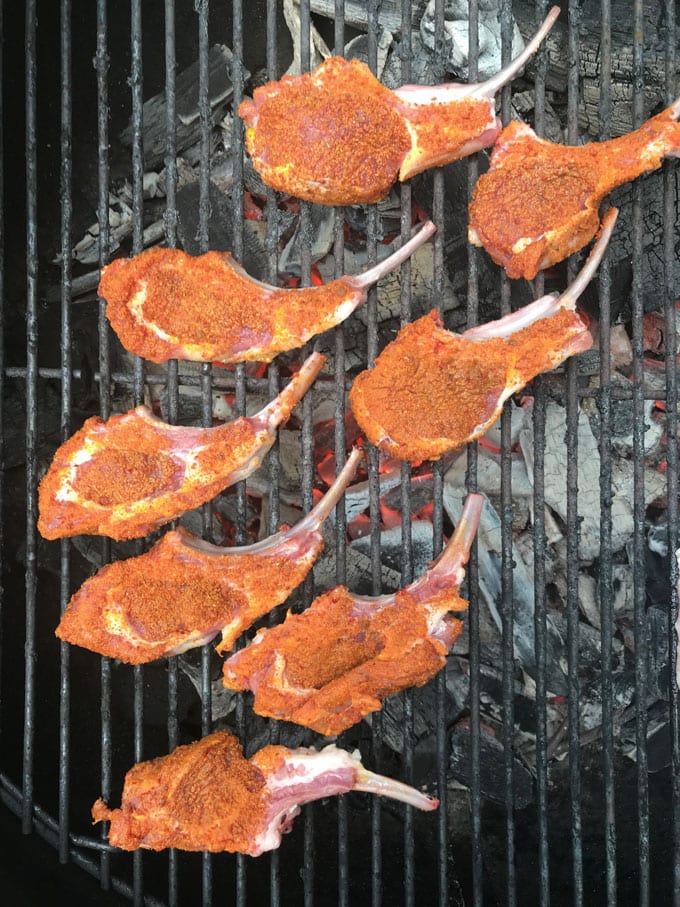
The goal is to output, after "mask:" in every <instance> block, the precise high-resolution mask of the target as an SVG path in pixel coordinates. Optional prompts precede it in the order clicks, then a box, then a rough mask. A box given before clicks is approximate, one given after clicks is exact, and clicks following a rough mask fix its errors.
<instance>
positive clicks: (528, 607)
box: [443, 478, 567, 694]
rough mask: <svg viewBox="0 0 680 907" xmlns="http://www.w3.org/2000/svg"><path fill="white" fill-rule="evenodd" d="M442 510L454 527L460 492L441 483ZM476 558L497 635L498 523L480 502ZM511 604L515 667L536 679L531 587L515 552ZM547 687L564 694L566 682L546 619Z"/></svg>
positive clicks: (557, 639)
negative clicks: (442, 487)
mask: <svg viewBox="0 0 680 907" xmlns="http://www.w3.org/2000/svg"><path fill="white" fill-rule="evenodd" d="M443 497H444V509H445V510H446V512H447V513H448V515H449V517H450V519H451V520H452V522H453V523H454V524H455V523H456V522H457V521H458V519H459V517H460V513H461V510H462V502H463V499H464V497H465V494H464V492H463V491H462V490H461V489H460V488H459V487H456V486H454V485H452V484H450V483H449V482H448V481H446V478H445V481H444V496H443ZM477 543H478V557H479V574H480V576H479V588H480V591H481V593H482V597H483V599H484V601H485V602H486V605H487V607H488V608H489V610H490V611H491V614H492V615H493V618H494V620H495V622H496V625H497V626H498V628H499V631H500V629H501V627H502V620H501V614H500V608H501V606H502V602H501V521H500V517H499V516H498V513H497V512H496V510H495V509H494V508H493V507H492V505H491V504H490V502H489V500H488V499H486V500H485V501H484V507H483V509H482V517H481V520H480V524H479V529H478V531H477ZM513 562H514V569H513V581H512V601H513V609H514V620H513V640H514V649H515V658H516V659H517V662H518V664H519V665H520V666H521V667H522V668H524V670H525V671H526V672H527V673H528V674H529V675H530V676H531V677H535V676H536V650H535V643H534V583H533V578H532V577H531V576H530V575H529V572H528V570H527V568H526V565H525V564H524V561H523V560H522V557H521V555H520V553H519V551H517V550H516V549H514V551H513ZM546 663H547V683H548V689H549V690H550V691H551V692H553V693H559V694H564V693H566V689H567V680H566V676H565V673H564V668H563V665H564V642H563V638H562V636H561V635H560V633H559V631H558V630H557V628H556V627H555V625H554V623H553V622H552V620H551V618H550V616H548V618H547V655H546Z"/></svg>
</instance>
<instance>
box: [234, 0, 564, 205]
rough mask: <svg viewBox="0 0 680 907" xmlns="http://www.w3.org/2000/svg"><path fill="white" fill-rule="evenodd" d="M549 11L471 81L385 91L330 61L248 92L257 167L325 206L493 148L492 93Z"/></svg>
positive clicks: (278, 184)
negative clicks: (501, 64)
mask: <svg viewBox="0 0 680 907" xmlns="http://www.w3.org/2000/svg"><path fill="white" fill-rule="evenodd" d="M558 15H559V7H556V6H555V7H553V8H552V10H551V11H550V13H549V14H548V16H547V18H546V20H545V22H544V23H543V25H542V26H541V28H540V29H539V30H538V32H537V33H536V35H535V36H534V37H533V39H532V40H531V41H530V42H529V43H528V44H527V46H526V47H525V49H524V51H523V52H522V53H521V54H520V55H519V56H518V57H517V58H516V59H515V60H513V62H512V63H510V65H509V66H508V67H506V69H504V70H502V71H501V72H499V73H498V74H497V75H496V76H494V77H493V78H492V79H489V81H487V82H483V83H481V84H479V85H459V84H457V83H450V84H445V85H437V86H429V85H404V86H402V87H401V88H399V89H397V90H396V91H390V89H388V88H386V87H385V86H384V85H381V83H380V82H379V81H378V80H377V79H376V78H375V76H373V75H372V74H371V72H370V70H369V69H368V67H367V66H365V65H364V64H363V63H361V62H360V61H359V60H351V61H350V62H348V61H347V60H344V59H343V58H342V57H329V58H328V59H327V60H325V61H324V62H323V63H322V64H321V66H319V67H318V68H317V69H316V70H315V71H314V72H311V73H304V74H303V75H300V76H293V77H291V76H284V77H283V78H282V79H281V80H280V81H279V82H269V83H267V84H266V85H263V86H262V87H261V88H256V89H255V91H254V93H253V99H252V101H251V100H246V101H243V102H242V103H241V105H240V107H239V111H238V112H239V115H240V116H241V117H242V118H243V120H244V121H245V123H246V127H247V129H246V145H247V147H248V151H249V152H250V155H251V157H252V159H253V164H254V166H255V169H256V170H257V171H258V173H259V174H260V176H261V177H262V179H263V180H264V182H265V183H266V184H267V185H268V186H272V187H273V188H274V189H278V190H280V191H281V192H286V193H288V194H289V195H295V196H298V197H299V198H303V199H307V200H308V201H312V202H319V203H320V204H325V205H353V204H361V203H365V202H377V201H379V200H380V199H381V198H383V197H384V196H385V195H386V194H387V192H388V191H389V189H390V186H392V184H393V183H394V182H395V181H396V180H397V179H400V180H402V181H403V180H407V179H409V178H410V177H412V176H415V175H416V174H417V173H421V172H422V171H423V170H426V169H428V168H429V167H441V166H443V165H444V164H448V163H450V162H451V161H455V160H458V159H459V158H462V157H465V156H466V155H468V154H472V153H474V152H475V151H479V150H480V149H481V148H486V147H487V146H488V145H492V144H493V142H494V141H495V139H496V137H497V135H498V133H499V132H500V121H499V120H497V119H496V112H495V104H494V96H495V95H496V93H497V92H498V91H499V90H500V89H501V88H502V87H503V86H504V85H506V84H507V83H508V82H509V81H510V80H511V79H513V78H514V77H515V76H516V75H517V73H518V72H519V71H520V70H521V68H522V67H523V66H524V64H525V63H526V62H527V60H528V59H529V58H530V57H531V56H532V54H534V53H535V52H536V50H537V48H538V46H539V44H540V43H541V41H542V40H543V38H544V37H545V35H546V34H547V33H548V31H549V30H550V28H551V27H552V25H553V23H554V21H555V19H556V18H557V16H558Z"/></svg>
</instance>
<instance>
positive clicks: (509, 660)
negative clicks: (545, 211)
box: [500, 0, 517, 907]
mask: <svg viewBox="0 0 680 907" xmlns="http://www.w3.org/2000/svg"><path fill="white" fill-rule="evenodd" d="M500 20H501V65H502V66H507V64H508V63H509V62H510V59H511V57H512V30H513V18H512V6H511V4H510V2H508V0H504V2H503V3H502V4H501V10H500ZM510 99H511V88H510V86H509V85H506V86H505V87H504V88H503V90H502V92H501V114H500V115H501V120H502V122H503V123H505V124H507V123H509V122H510V118H511V109H510ZM500 281H501V286H500V289H501V315H505V314H507V313H508V312H509V311H510V282H509V280H508V278H507V275H506V274H505V272H502V273H501V275H500ZM500 422H501V489H500V495H501V513H500V518H501V603H500V604H501V609H502V614H501V619H502V639H501V649H502V654H501V657H502V672H503V678H502V687H503V690H502V702H503V778H504V787H505V841H506V848H505V865H506V875H507V883H506V884H507V900H508V905H509V907H514V905H515V904H516V903H517V869H516V850H517V846H516V841H515V831H516V829H515V793H514V784H515V782H514V752H513V740H514V733H515V705H514V699H515V682H514V673H515V655H514V619H515V616H514V601H513V587H514V579H513V557H512V516H513V507H512V472H511V469H512V464H511V459H510V433H511V412H510V409H509V407H508V406H507V405H506V406H504V407H503V411H502V413H501V420H500Z"/></svg>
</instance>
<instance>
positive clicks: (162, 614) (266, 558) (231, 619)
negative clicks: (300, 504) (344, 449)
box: [56, 448, 362, 664]
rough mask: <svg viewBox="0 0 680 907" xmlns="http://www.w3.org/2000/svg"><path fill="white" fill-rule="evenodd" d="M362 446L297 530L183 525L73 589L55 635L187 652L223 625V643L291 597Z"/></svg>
mask: <svg viewBox="0 0 680 907" xmlns="http://www.w3.org/2000/svg"><path fill="white" fill-rule="evenodd" d="M361 456H362V454H361V451H360V450H359V449H358V448H355V450H353V451H352V453H351V454H350V456H349V458H348V460H347V463H346V464H345V467H344V468H343V470H342V471H341V472H340V474H339V475H338V477H337V478H336V480H335V482H334V483H333V485H332V486H331V488H330V489H329V490H328V492H327V493H326V494H325V495H324V497H323V498H321V500H320V501H319V502H318V504H317V505H316V506H315V507H314V508H313V509H312V510H311V511H310V512H309V513H308V514H307V515H306V516H304V517H303V518H302V519H301V520H300V521H299V522H298V523H296V525H295V526H293V527H292V528H290V529H286V530H283V531H281V532H277V533H276V534H275V535H271V536H270V537H269V538H266V539H263V540H262V541H260V542H256V543H255V544H254V545H246V546H244V547H240V548H223V547H221V546H219V545H211V544H210V543H209V542H205V541H203V540H202V539H201V538H198V537H197V536H195V535H193V534H192V533H191V532H189V531H188V530H187V529H185V528H184V527H180V528H179V529H177V530H173V531H171V532H167V533H166V534H165V535H164V536H163V538H162V539H160V541H158V542H156V544H155V545H154V546H153V548H151V550H150V551H148V552H147V553H146V554H142V555H140V556H139V557H132V558H128V559H127V560H122V561H116V562H115V563H113V564H107V565H106V566H105V567H102V568H101V570H99V572H98V573H97V574H96V575H95V576H93V577H92V578H91V579H88V580H87V581H86V582H85V583H84V584H83V585H82V587H81V588H80V589H79V591H78V592H76V593H75V595H74V596H73V597H72V599H71V601H70V602H69V604H68V607H67V608H66V610H65V611H64V614H63V615H62V618H61V621H60V623H59V626H58V627H57V630H56V634H57V636H58V637H59V638H60V639H63V640H65V641H66V642H70V643H72V644H74V645H77V646H83V647H84V648H86V649H90V650H91V651H93V652H97V653H99V654H100V655H106V656H108V657H109V658H119V659H121V661H125V662H128V663H129V664H144V663H145V662H148V661H153V660H154V659H156V658H161V657H163V656H166V655H168V656H169V655H179V654H180V653H181V652H186V651H187V650H188V649H193V648H195V647H196V646H201V645H204V644H205V643H208V642H210V641H211V640H212V639H214V638H215V636H217V634H218V633H219V632H220V631H221V633H222V641H221V643H220V644H219V645H218V646H217V650H218V652H221V651H228V650H229V649H231V647H232V645H233V644H234V642H235V641H236V639H238V637H239V636H240V634H241V633H242V632H243V631H244V630H247V629H248V627H250V626H252V624H253V623H254V622H255V621H256V620H257V619H258V618H259V617H262V616H263V615H264V614H268V613H269V611H271V610H272V608H275V607H276V606H277V605H280V604H281V603H282V602H284V601H285V600H286V599H287V598H288V596H289V595H290V593H291V592H292V591H293V589H295V587H296V586H298V585H299V584H300V583H301V582H302V581H303V579H304V578H305V577H306V576H307V574H308V573H309V571H310V570H311V568H312V566H313V564H314V561H315V560H316V558H317V556H318V554H319V552H320V551H321V549H322V548H323V535H322V532H321V525H322V523H323V521H324V520H325V519H326V517H327V516H329V514H330V513H331V512H332V510H333V508H334V507H335V505H336V504H337V502H338V500H339V499H340V497H341V496H342V494H343V492H344V490H345V488H346V487H347V485H348V484H349V483H350V482H351V480H352V477H353V476H354V473H355V472H356V468H357V465H358V462H359V460H360V459H361Z"/></svg>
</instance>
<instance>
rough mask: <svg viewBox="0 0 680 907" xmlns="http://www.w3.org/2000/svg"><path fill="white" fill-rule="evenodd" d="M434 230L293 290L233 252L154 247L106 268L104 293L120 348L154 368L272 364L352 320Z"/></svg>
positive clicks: (424, 230)
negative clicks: (363, 264)
mask: <svg viewBox="0 0 680 907" xmlns="http://www.w3.org/2000/svg"><path fill="white" fill-rule="evenodd" d="M434 231H435V226H434V224H432V223H431V222H429V221H428V222H427V223H426V224H424V225H423V227H422V228H421V230H420V231H419V232H418V233H416V235H415V236H414V237H412V238H411V239H410V240H409V241H408V242H406V243H404V245H403V246H402V247H401V248H400V249H398V250H397V251H396V252H394V253H393V254H392V255H390V256H389V257H388V258H386V259H385V260H384V261H382V262H380V263H379V264H377V265H375V267H373V268H370V269H369V270H368V271H366V272H365V273H364V274H362V275H358V276H356V277H354V276H351V275H347V276H345V277H340V278H338V279H337V280H333V281H331V282H330V283H327V284H325V285H323V286H319V287H306V288H301V289H296V290H286V289H279V288H278V287H274V286H270V285H268V284H266V283H262V282H261V281H259V280H255V279H254V278H252V277H249V276H248V274H246V272H245V271H244V270H243V268H242V267H241V266H240V265H239V264H237V263H236V262H235V261H234V260H233V259H232V257H231V255H229V253H220V252H207V253H206V254H205V255H200V256H198V257H196V258H192V257H191V256H189V255H187V254H186V253H185V252H181V251H179V250H178V249H160V248H156V249H149V250H148V251H146V252H142V253H141V254H140V255H136V256H135V257H134V258H130V259H123V258H119V259H117V260H116V261H114V262H112V263H111V264H110V265H108V267H106V268H105V269H104V272H103V274H102V279H101V282H100V284H99V294H100V295H101V296H103V297H104V299H106V301H107V307H106V314H107V315H108V318H109V321H110V322H111V326H112V327H113V329H114V330H115V332H116V333H117V334H118V337H119V338H120V341H121V343H122V344H123V346H124V347H125V348H126V349H127V350H128V351H129V352H131V353H136V354H137V355H138V356H143V357H144V358H146V359H150V360H152V361H153V362H165V361H167V360H168V359H173V358H177V359H190V360H193V361H194V362H219V363H222V364H227V363H236V362H246V361H256V362H270V361H271V360H272V359H273V358H274V357H275V356H276V355H278V354H279V353H281V352H284V351H286V350H293V349H297V347H300V346H302V345H303V344H304V343H306V342H307V341H308V340H309V339H310V338H311V337H314V336H315V335H316V334H320V333H322V332H323V331H327V330H329V329H330V328H332V327H334V326H335V325H336V324H340V322H341V321H344V320H345V319H346V318H348V317H349V315H351V313H352V312H353V311H354V309H356V307H357V306H358V305H360V304H361V303H362V302H363V301H364V299H365V298H366V293H367V292H368V289H369V287H371V286H372V285H373V284H374V283H377V281H379V280H380V279H381V278H383V277H384V276H385V275H386V274H389V273H390V271H393V270H394V269H395V268H397V267H398V266H399V265H400V264H401V263H402V262H403V261H405V260H406V259H407V258H408V257H409V256H410V255H411V254H412V253H413V252H414V251H415V250H416V249H417V248H418V247H419V246H421V245H422V244H423V243H424V242H425V241H426V240H427V239H428V238H429V237H430V236H432V234H433V233H434Z"/></svg>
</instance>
